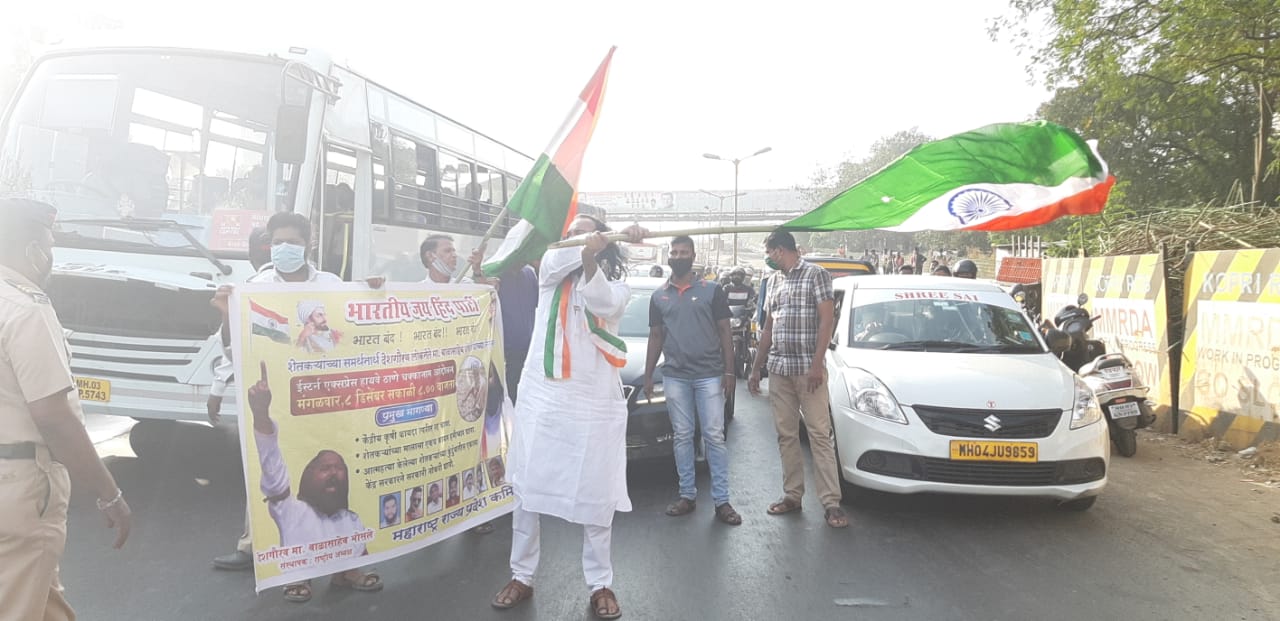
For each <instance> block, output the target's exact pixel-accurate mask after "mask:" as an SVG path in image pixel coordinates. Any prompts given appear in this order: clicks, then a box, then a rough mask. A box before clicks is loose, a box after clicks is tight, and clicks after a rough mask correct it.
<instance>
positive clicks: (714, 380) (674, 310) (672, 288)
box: [644, 235, 742, 526]
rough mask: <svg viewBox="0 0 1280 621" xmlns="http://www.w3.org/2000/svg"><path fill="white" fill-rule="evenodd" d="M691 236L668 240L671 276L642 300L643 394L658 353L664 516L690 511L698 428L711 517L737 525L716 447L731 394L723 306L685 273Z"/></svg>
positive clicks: (713, 287) (724, 459)
mask: <svg viewBox="0 0 1280 621" xmlns="http://www.w3.org/2000/svg"><path fill="white" fill-rule="evenodd" d="M695 258H696V255H695V253H694V249H693V240H692V239H690V238H689V237H686V236H683V235H681V236H680V237H676V238H675V239H673V240H672V241H671V254H670V257H669V258H668V265H670V266H671V279H670V280H668V281H667V283H666V284H665V285H663V286H662V287H660V288H659V289H658V290H656V291H654V292H653V296H652V297H650V298H649V352H648V358H647V359H646V360H645V375H644V379H645V382H644V384H645V393H646V394H647V395H649V396H652V395H653V373H654V370H655V369H656V367H657V365H658V357H659V356H660V355H662V356H665V358H666V362H665V363H664V364H663V368H662V388H663V393H664V394H665V395H666V399H667V412H668V414H670V416H671V428H672V432H673V435H674V438H673V440H672V443H673V445H674V449H675V460H676V471H677V472H678V473H679V475H680V498H679V499H678V500H676V502H674V503H672V504H671V506H669V507H667V515H670V516H678V515H686V514H688V513H690V512H692V511H693V510H694V505H695V502H696V500H697V497H698V490H697V488H696V487H695V473H694V464H693V462H694V447H693V431H694V425H695V421H696V424H697V425H698V426H701V427H702V440H703V443H704V444H705V446H706V456H707V466H708V468H709V469H710V470H711V500H712V502H713V503H715V507H716V511H715V515H716V519H718V520H720V521H721V522H724V523H726V524H732V525H735V526H736V525H738V524H741V523H742V516H740V515H738V512H737V511H734V510H733V506H732V505H730V504H729V452H728V450H727V449H726V448H725V444H724V404H725V399H726V398H728V396H729V395H732V394H733V390H734V383H735V382H734V376H733V373H732V372H731V369H732V368H733V341H732V338H731V336H730V334H729V317H730V316H731V313H730V311H729V305H728V302H727V299H726V296H725V292H724V290H723V289H722V288H721V287H720V285H718V284H716V283H714V282H712V281H710V280H704V279H700V278H697V277H696V276H695V275H694V274H693V271H692V270H693V262H694V259H695Z"/></svg>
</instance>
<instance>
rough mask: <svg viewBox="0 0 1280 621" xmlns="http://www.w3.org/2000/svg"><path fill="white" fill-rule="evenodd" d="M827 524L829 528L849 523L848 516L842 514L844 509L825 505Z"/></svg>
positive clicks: (844, 525)
mask: <svg viewBox="0 0 1280 621" xmlns="http://www.w3.org/2000/svg"><path fill="white" fill-rule="evenodd" d="M825 517H826V519H827V526H830V527H831V528H845V527H846V526H848V525H849V516H847V515H845V514H844V509H841V508H840V507H827V513H826V516H825Z"/></svg>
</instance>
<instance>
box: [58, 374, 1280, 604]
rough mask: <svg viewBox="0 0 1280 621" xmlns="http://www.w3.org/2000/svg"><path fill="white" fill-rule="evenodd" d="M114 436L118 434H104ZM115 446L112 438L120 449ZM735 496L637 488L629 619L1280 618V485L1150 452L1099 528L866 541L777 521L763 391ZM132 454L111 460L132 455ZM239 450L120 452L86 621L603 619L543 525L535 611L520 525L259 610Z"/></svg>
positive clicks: (657, 470) (955, 523)
mask: <svg viewBox="0 0 1280 621" xmlns="http://www.w3.org/2000/svg"><path fill="white" fill-rule="evenodd" d="M99 435H100V436H101V435H102V433H101V432H100V433H99ZM108 435H109V434H108ZM729 444H730V453H731V459H732V485H733V503H734V505H735V506H736V507H737V509H738V510H739V511H740V512H741V513H742V514H743V517H744V519H745V523H744V524H743V525H742V526H740V527H737V528H733V527H729V526H725V525H722V524H719V523H718V522H715V521H714V520H713V519H712V513H711V506H710V499H709V498H708V496H707V490H708V487H707V483H706V475H705V472H703V473H700V475H699V484H700V499H699V501H700V504H699V507H698V510H697V512H696V513H694V514H692V515H689V516H685V517H681V518H669V517H667V516H665V515H663V513H662V510H663V508H664V507H665V506H666V504H667V503H668V502H670V501H671V500H672V498H673V494H674V491H675V481H674V474H673V468H672V466H671V465H670V464H669V463H658V464H648V465H639V466H634V467H632V468H631V472H630V475H629V480H630V492H631V498H632V501H633V503H634V505H635V511H633V512H632V513H629V514H619V515H618V517H617V519H616V520H615V522H614V524H615V529H614V565H615V570H616V583H615V590H616V591H617V593H618V596H619V600H620V602H621V605H622V609H623V612H624V617H623V618H626V619H663V620H667V619H690V620H693V619H770V620H772V619H786V620H788V621H794V620H799V619H871V620H879V619H956V620H963V619H974V620H984V621H987V620H994V619H1073V620H1074V619H1090V618H1093V619H1126V620H1139V619H1268V618H1280V585H1278V584H1277V582H1276V581H1275V578H1274V577H1275V576H1277V575H1280V541H1278V540H1280V537H1277V533H1280V525H1277V524H1273V523H1272V522H1271V521H1270V516H1271V514H1272V512H1273V511H1276V510H1277V509H1280V503H1278V502H1277V501H1278V500H1280V491H1277V490H1275V489H1261V488H1259V487H1257V486H1250V485H1247V484H1243V483H1240V482H1239V481H1238V478H1239V477H1238V476H1235V475H1233V474H1232V473H1231V472H1230V471H1229V469H1223V468H1214V467H1213V466H1211V465H1209V464H1207V463H1204V462H1203V461H1195V460H1192V459H1190V458H1187V457H1184V456H1181V455H1179V454H1177V453H1176V452H1175V451H1173V450H1172V449H1171V448H1169V446H1168V443H1167V442H1152V441H1151V440H1150V439H1148V440H1146V441H1144V443H1143V445H1142V448H1141V449H1140V451H1139V454H1138V456H1137V457H1136V458H1134V459H1128V460H1126V459H1121V458H1117V459H1116V460H1115V461H1113V469H1112V476H1111V485H1110V486H1109V487H1108V489H1107V490H1106V492H1105V493H1104V495H1103V497H1102V500H1101V501H1100V502H1099V503H1098V504H1097V505H1096V506H1095V507H1094V508H1093V509H1092V510H1091V511H1089V512H1086V513H1080V514H1075V513H1062V512H1059V511H1058V510H1056V509H1055V508H1054V507H1053V506H1052V505H1051V504H1050V503H1047V502H1040V501H1034V500H1030V501H1029V500H1016V499H979V498H965V497H948V496H919V497H877V498H875V499H873V500H874V501H873V502H872V503H870V504H869V505H859V506H853V507H849V510H850V515H851V518H852V520H853V526H852V527H850V528H849V529H846V530H842V531H838V530H832V529H830V528H827V527H826V526H825V525H824V523H823V521H822V511H821V506H820V505H819V504H818V502H817V501H816V499H815V498H814V497H813V496H812V492H811V493H810V495H809V496H807V497H806V498H805V506H804V511H802V512H800V513H798V514H791V515H788V516H781V517H773V516H768V515H766V514H765V508H766V507H767V506H768V504H769V503H770V502H771V501H773V500H775V499H776V498H777V497H778V496H779V495H780V485H781V467H780V464H779V459H778V455H777V449H776V444H775V437H774V433H773V426H772V420H771V418H770V415H769V413H768V408H767V404H766V402H765V401H764V400H761V399H751V398H749V397H748V396H747V395H746V392H745V389H741V393H740V395H739V398H738V414H737V420H736V421H735V422H734V423H733V424H732V425H731V427H730V437H729ZM125 446H126V445H125V444H124V443H123V442H122V441H121V440H119V439H117V440H114V441H110V442H105V443H104V444H103V445H102V448H103V450H104V451H105V452H114V453H127V449H126V448H124V447H125ZM202 453H210V454H213V455H221V459H222V460H224V461H230V460H232V459H234V457H233V456H232V455H230V454H229V453H227V452H225V451H221V452H219V451H217V450H212V449H210V450H203V451H202V450H193V449H192V448H191V447H190V446H187V447H183V448H180V449H179V450H175V454H174V455H172V456H171V458H170V459H166V460H160V461H149V460H138V459H136V458H132V457H113V458H111V459H110V463H111V468H112V470H113V471H114V472H115V473H116V476H117V478H118V479H119V481H120V484H121V486H122V487H123V488H124V489H125V490H126V492H127V494H128V498H129V500H130V503H131V504H132V506H133V509H134V512H135V514H136V516H137V522H136V525H135V529H134V533H133V537H132V539H131V540H130V541H129V544H128V546H127V547H126V549H125V550H123V551H114V550H111V549H110V548H109V532H108V531H106V530H105V529H104V528H103V526H102V524H101V522H100V521H99V520H100V518H99V517H98V516H97V515H96V513H95V512H94V511H93V505H92V501H91V500H90V499H86V498H81V497H77V498H76V499H75V500H74V501H73V517H72V519H71V524H70V529H71V535H70V541H69V544H68V547H67V552H66V555H65V557H64V559H63V568H62V571H63V581H64V583H65V584H66V585H67V588H68V597H69V598H70V600H71V602H72V604H73V605H74V606H75V607H76V608H77V609H78V611H79V612H80V614H81V617H82V618H84V619H90V620H104V621H113V620H120V621H137V620H170V619H172V620H179V619H182V620H186V619H210V620H215V619H216V620H225V619H344V620H345V619H394V620H397V621H399V620H403V619H465V620H473V619H475V620H481V619H504V620H516V619H543V620H562V619H590V618H592V617H591V616H590V615H589V613H588V612H587V610H586V600H587V591H586V587H585V585H584V584H583V583H582V573H581V564H580V551H581V530H580V529H579V528H578V527H575V526H572V525H568V524H565V523H562V522H559V521H556V520H553V519H548V520H544V522H543V555H542V567H541V569H540V573H539V576H538V581H537V583H536V595H535V597H534V599H533V601H532V602H531V604H530V605H525V606H524V607H523V608H520V609H517V610H513V611H507V612H499V611H495V610H492V609H491V608H490V607H489V600H490V598H491V596H492V595H493V594H494V592H496V591H497V590H498V588H499V587H501V586H502V585H503V584H504V583H505V582H506V581H507V579H508V578H509V573H508V570H507V553H508V551H509V545H510V519H509V518H502V519H501V520H499V522H498V524H499V527H498V529H497V531H496V532H495V533H494V534H492V535H488V536H479V535H474V534H470V533H468V534H465V535H461V536H458V537H455V538H454V539H451V540H448V541H445V542H442V543H439V544H437V545H435V546H432V547H430V548H428V549H426V550H423V551H420V552H418V553H416V554H413V555H410V556H408V557H404V558H400V559H397V560H395V561H392V562H388V563H385V564H382V565H380V566H379V570H380V572H381V574H382V576H383V578H384V581H385V582H386V584H387V588H386V589H385V590H384V591H383V592H381V593H375V594H365V593H354V592H350V591H333V592H330V591H329V590H328V588H327V585H326V584H325V581H317V587H316V595H315V597H314V598H313V599H312V601H311V602H310V603H308V604H304V605H297V604H291V603H287V602H285V601H284V600H283V599H282V598H281V596H280V593H279V591H278V590H272V591H268V592H264V593H262V594H261V595H254V592H253V579H252V575H251V574H250V573H247V572H239V573H236V572H223V571H215V570H213V569H212V568H211V567H210V564H209V560H210V559H211V558H212V557H213V556H215V555H217V554H221V553H225V552H228V551H230V550H231V548H232V546H233V544H234V542H235V538H236V536H237V535H238V533H239V531H240V527H241V516H242V513H241V511H242V506H243V503H244V489H243V482H242V480H240V478H239V477H240V476H241V475H240V474H239V471H238V469H237V468H236V467H235V466H234V465H232V466H230V467H228V465H227V464H225V463H224V464H223V465H221V466H220V467H219V466H210V465H209V464H208V463H207V462H210V461H215V462H216V459H213V458H210V457H209V456H208V455H201V454H202Z"/></svg>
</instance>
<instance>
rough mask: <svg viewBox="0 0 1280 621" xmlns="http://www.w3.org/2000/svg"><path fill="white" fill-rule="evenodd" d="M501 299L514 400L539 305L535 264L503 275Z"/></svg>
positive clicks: (509, 386)
mask: <svg viewBox="0 0 1280 621" xmlns="http://www.w3.org/2000/svg"><path fill="white" fill-rule="evenodd" d="M498 301H499V303H500V306H501V308H502V339H503V341H502V350H503V353H504V354H505V355H506V360H507V374H506V375H507V394H508V395H510V396H511V402H512V403H515V401H516V394H517V392H518V389H519V386H520V373H521V372H522V371H524V360H525V358H526V357H528V355H529V342H530V339H532V338H533V317H534V314H535V313H534V309H536V308H537V307H538V273H537V272H536V271H534V269H533V267H531V266H528V265H522V266H519V267H514V268H512V269H510V270H508V271H507V272H506V273H505V274H503V275H502V288H501V289H498Z"/></svg>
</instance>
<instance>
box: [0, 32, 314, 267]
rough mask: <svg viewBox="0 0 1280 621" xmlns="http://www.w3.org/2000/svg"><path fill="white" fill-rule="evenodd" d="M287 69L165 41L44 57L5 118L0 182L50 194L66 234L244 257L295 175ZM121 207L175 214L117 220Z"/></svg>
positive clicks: (65, 237) (74, 238) (118, 245)
mask: <svg viewBox="0 0 1280 621" xmlns="http://www.w3.org/2000/svg"><path fill="white" fill-rule="evenodd" d="M281 70H282V65H281V64H278V63H277V62H272V61H268V60H267V59H263V60H261V61H258V60H254V59H250V58H240V57H233V56H216V55H198V54H194V53H193V54H183V53H179V52H172V51H168V50H165V51H155V50H151V51H127V52H118V51H112V52H98V53H92V52H90V53H84V54H79V55H62V56H52V57H49V58H46V59H44V60H43V61H41V62H40V63H39V64H38V65H37V66H36V68H35V70H34V72H33V73H32V75H31V77H30V79H29V80H28V82H27V84H26V86H25V87H24V89H23V90H22V92H21V93H20V94H19V96H18V97H17V99H16V100H15V102H14V106H13V108H12V112H11V115H10V117H9V119H8V123H7V125H6V128H5V130H4V136H3V139H4V142H3V146H4V151H3V155H2V156H0V191H5V192H19V193H25V194H29V195H32V196H34V197H37V198H40V199H41V200H45V201H48V202H50V203H52V204H54V205H55V206H56V207H57V208H58V217H59V220H62V221H63V223H62V225H61V226H60V228H61V232H62V234H61V235H59V237H58V239H59V242H58V243H59V244H60V245H65V246H72V247H91V248H99V249H114V250H122V251H128V252H143V253H146V252H155V253H161V254H173V253H179V254H199V253H200V252H201V249H200V248H199V247H198V246H200V245H203V246H207V247H208V248H209V249H211V250H212V251H214V252H215V253H217V254H219V255H222V256H227V257H232V258H238V257H243V256H244V254H245V251H246V249H247V239H248V235H249V232H250V230H252V228H253V227H254V226H260V225H262V224H264V223H265V221H266V218H267V217H268V216H269V215H270V214H271V213H272V212H274V211H276V210H277V209H282V208H287V207H288V204H289V201H290V199H291V196H292V190H293V187H292V184H293V183H295V182H296V181H295V179H296V177H297V174H296V172H295V171H294V170H293V167H292V166H284V165H277V166H272V161H271V156H270V145H271V142H272V138H273V131H274V124H275V117H276V110H277V106H278V105H279V100H280V88H281ZM125 219H144V220H168V221H171V222H172V223H173V224H174V225H176V226H169V227H163V226H159V227H157V226H148V227H136V226H116V225H113V224H111V221H113V220H125ZM77 221H78V222H77ZM184 233H185V234H184ZM192 238H194V239H195V240H196V241H198V242H199V244H193V243H192Z"/></svg>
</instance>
